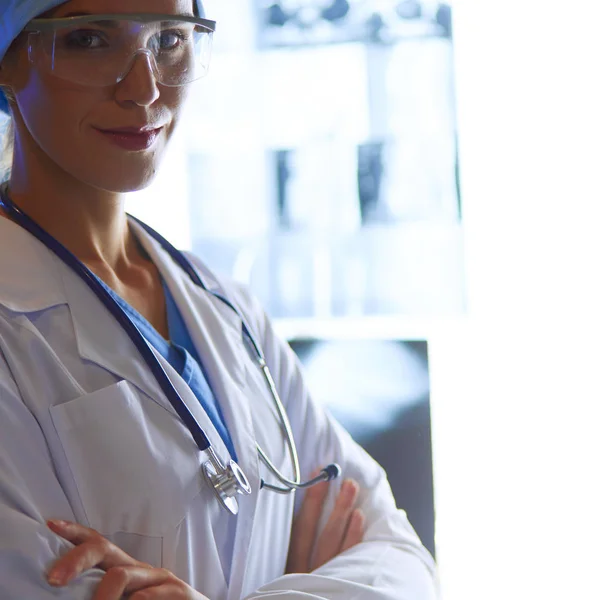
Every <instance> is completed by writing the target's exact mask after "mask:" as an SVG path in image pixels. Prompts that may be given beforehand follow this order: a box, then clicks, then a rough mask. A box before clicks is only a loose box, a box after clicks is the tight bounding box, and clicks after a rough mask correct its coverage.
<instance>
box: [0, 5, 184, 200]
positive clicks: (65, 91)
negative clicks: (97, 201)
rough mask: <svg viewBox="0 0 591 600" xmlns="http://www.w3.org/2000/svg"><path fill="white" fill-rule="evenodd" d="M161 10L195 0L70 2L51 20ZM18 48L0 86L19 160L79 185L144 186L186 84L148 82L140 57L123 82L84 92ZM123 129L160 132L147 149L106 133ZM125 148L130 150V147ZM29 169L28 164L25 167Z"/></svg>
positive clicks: (173, 10)
mask: <svg viewBox="0 0 591 600" xmlns="http://www.w3.org/2000/svg"><path fill="white" fill-rule="evenodd" d="M76 13H77V14H80V13H82V14H84V13H89V14H125V13H127V14H131V13H163V14H183V15H190V14H193V2H192V0H125V2H122V1H121V0H70V1H69V2H66V3H65V4H63V5H60V6H59V7H58V8H57V9H55V10H54V11H52V12H51V17H53V18H58V17H65V16H71V15H72V14H76ZM23 41H24V42H25V43H22V44H17V46H16V48H15V51H14V56H13V57H11V60H7V61H5V64H4V65H3V67H4V68H3V71H4V74H3V81H5V80H6V79H8V83H9V85H10V86H11V87H12V89H13V91H14V96H15V97H16V105H15V108H14V113H15V125H16V135H17V144H16V148H17V152H19V154H17V156H16V160H17V161H18V160H24V161H25V163H27V161H29V160H30V159H31V156H30V155H31V153H35V154H37V155H38V156H39V157H40V158H41V160H42V161H45V162H47V161H48V162H47V164H49V165H51V167H57V169H58V170H61V171H64V172H65V173H67V174H68V175H70V176H72V177H73V178H75V179H76V180H78V181H81V182H83V183H85V184H87V185H90V186H92V187H95V188H98V189H103V190H108V191H111V192H127V191H132V190H138V189H142V188H144V187H146V186H147V185H148V184H149V183H150V181H151V179H152V177H153V176H154V174H155V172H156V169H157V167H158V165H159V163H160V161H161V159H162V156H163V153H164V150H165V147H166V145H167V143H168V140H169V139H170V137H171V135H172V133H173V131H174V129H175V127H176V124H177V121H178V118H179V116H180V109H181V106H182V104H183V101H184V99H185V96H186V93H187V86H183V87H165V86H162V85H160V84H158V83H157V82H156V80H155V79H154V78H153V76H152V74H151V72H150V69H149V66H148V61H147V60H146V59H145V57H142V56H141V55H140V57H139V58H138V59H137V60H136V62H135V63H134V65H133V67H132V69H131V71H130V72H129V73H128V75H127V76H126V77H125V79H123V80H122V81H121V82H120V83H114V84H113V85H110V86H108V87H87V86H83V85H78V84H75V83H71V82H69V81H65V80H62V79H59V78H57V77H55V76H54V75H53V74H52V73H51V72H49V71H47V70H44V69H43V68H42V67H40V66H39V65H38V64H35V62H34V61H33V63H31V62H30V61H29V59H28V43H26V42H27V38H26V36H23ZM123 128H136V129H141V128H147V129H159V132H158V133H155V134H154V135H153V136H151V139H150V140H149V141H148V143H149V142H150V141H152V143H151V145H149V147H148V148H146V149H143V148H142V149H141V150H138V148H137V145H136V144H135V143H134V142H140V141H141V140H137V139H135V138H132V140H131V142H130V141H129V139H128V140H127V142H129V143H126V140H125V139H123V140H122V139H121V137H119V136H117V135H112V134H109V133H106V132H107V131H112V130H119V129H123ZM130 145H131V146H133V147H132V148H130ZM24 166H25V168H26V164H25V165H24Z"/></svg>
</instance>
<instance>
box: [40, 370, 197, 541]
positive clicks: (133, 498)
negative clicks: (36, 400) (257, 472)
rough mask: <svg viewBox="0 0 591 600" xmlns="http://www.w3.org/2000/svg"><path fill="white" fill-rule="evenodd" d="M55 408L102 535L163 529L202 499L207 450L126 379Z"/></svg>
mask: <svg viewBox="0 0 591 600" xmlns="http://www.w3.org/2000/svg"><path fill="white" fill-rule="evenodd" d="M51 416H52V420H53V423H54V425H55V427H56V430H57V433H58V435H59V438H60V441H61V443H62V446H63V449H64V452H65V454H66V456H67V460H68V464H69V467H70V469H71V472H72V476H73V478H74V480H75V483H76V487H77V489H78V493H79V495H80V500H81V502H82V505H83V507H84V510H85V511H86V516H87V519H88V523H89V525H90V526H91V527H92V528H94V529H96V530H97V531H99V532H100V533H102V534H103V535H106V536H108V537H113V536H114V535H115V534H117V533H120V532H122V533H126V534H136V535H144V536H156V537H158V536H160V537H161V536H164V535H165V534H166V533H167V532H168V531H170V530H171V529H173V528H175V527H176V526H177V525H178V524H179V523H180V522H181V521H182V520H183V519H184V517H185V516H186V514H187V512H188V511H189V509H190V506H191V505H192V504H193V503H194V502H198V501H199V498H197V496H198V495H199V493H200V492H201V489H202V487H203V478H202V476H201V472H200V461H202V460H203V456H202V455H201V453H200V452H199V451H198V449H197V447H196V446H195V443H194V441H193V439H192V438H191V436H190V434H189V433H188V431H187V430H186V428H185V427H184V425H183V424H182V422H181V421H180V420H179V419H178V418H176V417H175V415H172V414H171V413H170V412H168V411H167V410H165V409H164V408H163V407H162V406H160V405H159V404H158V403H156V402H154V401H153V400H152V399H151V398H149V397H148V396H146V395H145V394H143V393H142V392H141V391H140V390H138V389H137V388H135V387H134V386H133V385H131V384H130V383H129V382H127V381H120V382H118V383H116V384H114V385H111V386H109V387H107V388H104V389H101V390H98V391H96V392H93V393H91V394H88V395H85V396H81V397H79V398H76V399H75V400H71V401H69V402H66V403H64V404H60V405H58V406H53V407H52V408H51ZM159 541H161V540H159Z"/></svg>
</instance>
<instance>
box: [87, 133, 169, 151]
mask: <svg viewBox="0 0 591 600" xmlns="http://www.w3.org/2000/svg"><path fill="white" fill-rule="evenodd" d="M97 131H98V132H99V133H100V134H101V135H103V136H104V137H106V138H107V139H108V140H110V141H111V142H112V143H113V144H115V145H116V146H119V147H120V148H123V149H124V150H129V151H131V152H141V151H143V150H148V149H149V148H150V147H151V146H153V145H154V143H155V142H156V139H157V138H158V136H159V135H160V132H161V131H162V127H160V128H159V129H150V130H148V131H142V132H139V131H137V132H136V131H109V130H106V129H97Z"/></svg>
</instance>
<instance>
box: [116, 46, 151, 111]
mask: <svg viewBox="0 0 591 600" xmlns="http://www.w3.org/2000/svg"><path fill="white" fill-rule="evenodd" d="M117 95H118V98H119V100H120V101H130V102H134V103H135V104H137V105H139V106H149V105H151V104H153V103H154V102H155V101H156V100H157V99H158V98H159V97H160V90H159V88H158V82H157V80H156V76H155V73H154V60H153V57H152V54H151V53H150V52H149V51H147V50H140V51H139V52H137V53H136V54H135V55H134V56H133V58H132V61H131V65H130V67H129V70H128V71H127V73H126V75H125V76H124V77H123V79H122V80H121V81H120V82H119V84H118V85H117Z"/></svg>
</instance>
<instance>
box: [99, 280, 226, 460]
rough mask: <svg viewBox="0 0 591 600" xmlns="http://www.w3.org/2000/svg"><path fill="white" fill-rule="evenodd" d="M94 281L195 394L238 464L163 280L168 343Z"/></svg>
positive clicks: (193, 348)
mask: <svg viewBox="0 0 591 600" xmlns="http://www.w3.org/2000/svg"><path fill="white" fill-rule="evenodd" d="M97 279H98V281H99V282H100V283H101V284H102V286H103V287H104V288H105V289H106V290H107V292H109V294H110V295H111V296H112V298H113V299H114V300H115V302H117V304H119V306H120V307H121V308H122V309H123V310H124V311H125V312H126V314H127V316H128V317H129V318H130V319H131V320H132V321H133V322H134V324H135V325H136V327H137V328H138V329H139V330H140V332H141V334H142V335H143V336H144V338H145V339H146V340H147V341H148V342H149V343H150V344H151V345H152V346H153V347H154V348H156V350H157V351H158V352H159V353H160V354H161V355H162V356H163V357H164V359H165V360H167V361H168V362H169V363H170V365H171V366H172V367H173V368H174V370H175V371H176V372H177V373H178V374H179V375H180V376H181V377H182V378H183V379H184V381H185V383H186V384H187V385H188V386H189V387H190V388H191V391H192V392H193V393H194V394H195V396H196V398H197V399H198V400H199V402H200V403H201V406H203V409H204V410H205V412H206V413H207V415H208V416H209V418H210V419H211V422H212V423H213V424H214V426H215V428H216V429H217V430H218V433H219V434H220V437H221V438H222V440H223V442H224V444H225V445H226V448H227V449H228V452H229V453H230V456H231V457H232V459H233V460H235V461H238V458H237V456H236V450H235V449H234V444H233V443H232V439H231V437H230V433H229V431H228V427H227V425H226V422H225V420H224V416H223V414H222V410H221V407H220V405H219V403H218V401H217V399H216V398H215V396H214V393H213V391H212V389H211V386H210V385H209V382H208V380H207V376H206V374H205V369H203V365H202V363H201V360H200V358H199V354H198V352H197V348H195V344H193V340H192V339H191V336H190V335H189V330H188V329H187V325H186V323H185V320H184V319H183V317H182V315H181V313H180V311H179V309H178V306H177V305H176V302H175V301H174V298H173V297H172V294H171V293H170V290H169V289H168V286H167V285H166V283H165V282H164V280H161V281H162V286H163V287H164V295H165V297H166V313H167V318H168V332H169V335H170V341H167V340H165V339H164V338H163V337H162V336H161V335H160V334H159V333H158V331H156V329H154V327H153V326H152V324H151V323H150V322H149V321H148V320H147V319H145V318H144V317H143V316H142V315H141V314H140V313H139V312H138V311H137V310H135V309H134V308H133V306H131V305H130V304H128V303H127V302H126V301H125V300H123V298H121V297H120V296H119V295H118V294H116V293H115V292H114V291H113V290H112V289H111V288H110V287H109V286H108V285H107V284H105V283H104V282H103V281H102V280H101V279H100V278H98V277H97Z"/></svg>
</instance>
